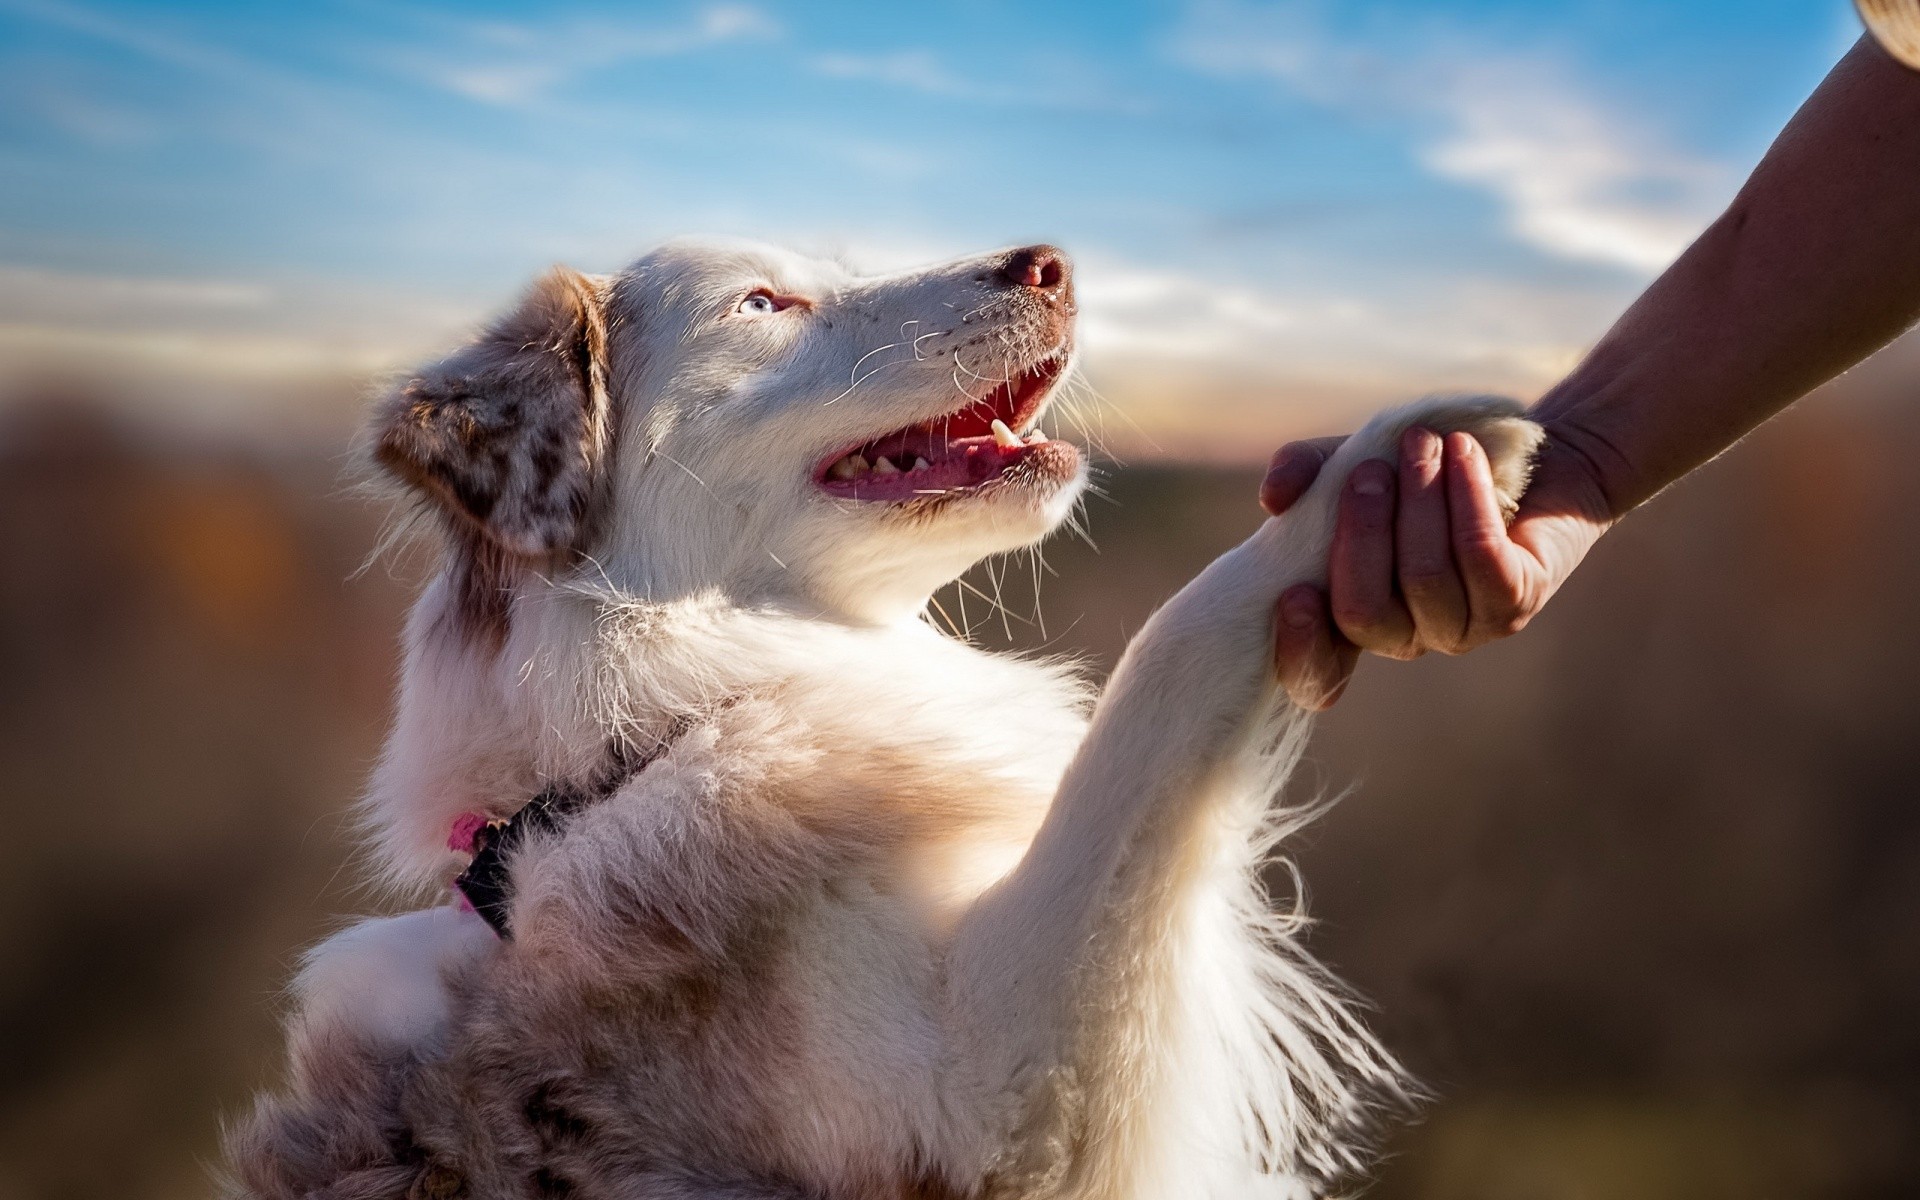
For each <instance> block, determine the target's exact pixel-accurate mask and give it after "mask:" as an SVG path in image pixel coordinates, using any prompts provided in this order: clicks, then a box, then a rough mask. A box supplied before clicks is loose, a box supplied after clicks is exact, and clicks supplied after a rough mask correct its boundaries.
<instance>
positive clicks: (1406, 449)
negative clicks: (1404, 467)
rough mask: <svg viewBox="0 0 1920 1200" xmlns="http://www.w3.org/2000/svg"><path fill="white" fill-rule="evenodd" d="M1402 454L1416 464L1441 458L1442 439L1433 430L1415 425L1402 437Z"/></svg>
mask: <svg viewBox="0 0 1920 1200" xmlns="http://www.w3.org/2000/svg"><path fill="white" fill-rule="evenodd" d="M1400 453H1401V454H1402V455H1403V456H1405V457H1406V458H1409V459H1412V460H1414V461H1415V462H1424V461H1426V460H1428V459H1433V458H1438V457H1439V456H1440V438H1439V436H1438V435H1437V434H1435V433H1434V432H1433V430H1431V429H1428V428H1426V427H1425V426H1422V425H1415V426H1414V427H1413V428H1411V429H1409V430H1407V431H1406V432H1405V433H1403V434H1401V435H1400Z"/></svg>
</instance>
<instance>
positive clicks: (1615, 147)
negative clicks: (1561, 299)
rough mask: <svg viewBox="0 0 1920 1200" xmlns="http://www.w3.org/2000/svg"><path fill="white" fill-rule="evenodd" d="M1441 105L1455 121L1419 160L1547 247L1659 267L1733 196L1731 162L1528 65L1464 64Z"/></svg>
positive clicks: (1646, 268) (1520, 234) (1639, 267)
mask: <svg viewBox="0 0 1920 1200" xmlns="http://www.w3.org/2000/svg"><path fill="white" fill-rule="evenodd" d="M1439 102H1440V103H1441V104H1442V105H1443V106H1444V107H1443V108H1442V112H1443V113H1444V115H1445V116H1446V117H1447V119H1448V121H1449V123H1450V125H1451V128H1450V129H1449V130H1448V132H1447V133H1445V134H1444V135H1442V136H1441V137H1440V138H1438V139H1437V140H1435V141H1434V142H1433V143H1432V144H1431V145H1429V146H1427V147H1426V149H1425V150H1424V151H1423V152H1422V155H1421V158H1422V161H1423V162H1425V163H1426V164H1427V165H1428V166H1429V167H1430V168H1432V169H1433V170H1434V171H1435V172H1436V173H1438V174H1439V175H1441V176H1443V177H1445V178H1448V179H1453V180H1456V181H1459V182H1461V183H1467V184H1472V185H1475V186H1479V187H1482V188H1485V189H1486V190H1487V191H1489V192H1491V193H1492V194H1493V195H1494V196H1496V197H1498V198H1499V199H1500V201H1501V203H1502V204H1503V205H1504V207H1505V209H1506V212H1507V221H1508V227H1509V229H1510V231H1511V232H1512V233H1513V235H1514V236H1515V237H1517V238H1518V239H1520V240H1521V241H1523V242H1525V243H1527V244H1528V245H1530V246H1533V247H1535V248H1537V249H1540V250H1544V251H1546V252H1547V253H1550V254H1555V255H1558V256H1560V257H1562V258H1569V259H1576V260H1582V261H1587V262H1596V263H1604V264H1609V265H1614V266H1621V267H1627V268H1629V269H1632V270H1636V271H1641V272H1645V273H1647V274H1653V273H1655V272H1657V271H1659V270H1660V269H1661V268H1662V267H1664V266H1666V265H1667V263H1669V262H1671V261H1672V260H1673V258H1674V257H1675V256H1676V255H1677V254H1679V253H1680V251H1681V250H1683V249H1685V248H1686V245H1687V243H1688V242H1690V241H1691V240H1692V239H1693V237H1694V235H1695V234H1697V233H1698V232H1699V231H1700V229H1701V227H1702V226H1703V225H1704V224H1705V223H1706V222H1707V221H1708V220H1710V219H1711V218H1712V217H1713V215H1714V213H1715V212H1717V211H1718V210H1719V209H1720V207H1721V206H1723V205H1724V204H1725V202H1726V199H1727V192H1728V190H1729V182H1728V172H1727V171H1726V170H1725V169H1724V168H1722V167H1721V166H1719V165H1718V164H1715V163H1711V162H1707V161H1705V160H1702V159H1699V158H1695V157H1692V156H1689V155H1687V154H1684V153H1681V152H1678V151H1675V150H1673V149H1671V148H1669V147H1667V146H1666V145H1664V144H1663V143H1662V142H1661V141H1660V139H1658V138H1657V137H1655V136H1652V135H1650V134H1648V133H1646V132H1644V131H1637V130H1634V129H1633V128H1632V127H1631V126H1630V125H1629V124H1628V123H1627V122H1625V121H1623V120H1622V119H1621V118H1619V117H1618V116H1616V115H1614V114H1610V113H1607V112H1605V111H1603V110H1602V109H1601V108H1600V107H1599V106H1598V105H1596V104H1594V103H1593V102H1592V101H1590V100H1588V99H1587V98H1585V97H1582V96H1580V95H1579V94H1577V93H1575V92H1573V91H1570V90H1569V89H1567V88H1565V87H1564V86H1559V85H1556V84H1555V83H1553V82H1551V81H1549V80H1546V79H1543V78H1541V77H1540V73H1539V72H1538V71H1536V70H1530V69H1528V68H1527V67H1526V66H1524V65H1516V64H1508V65H1505V66H1482V67H1480V68H1478V69H1475V70H1471V71H1463V72H1460V73H1459V74H1458V75H1457V76H1456V77H1455V79H1454V80H1453V82H1452V87H1451V88H1450V89H1449V91H1448V92H1447V93H1446V94H1445V95H1444V96H1443V97H1441V98H1440V100H1439Z"/></svg>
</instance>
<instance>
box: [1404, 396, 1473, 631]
mask: <svg viewBox="0 0 1920 1200" xmlns="http://www.w3.org/2000/svg"><path fill="white" fill-rule="evenodd" d="M1444 476H1445V468H1444V462H1443V443H1442V442H1441V440H1440V437H1439V435H1438V434H1436V433H1434V432H1433V431H1432V430H1431V429H1421V428H1417V427H1416V428H1413V429H1409V430H1407V431H1406V433H1405V434H1403V435H1402V436H1401V438H1400V480H1399V485H1400V503H1399V506H1398V512H1397V515H1396V518H1395V522H1394V556H1395V563H1396V566H1397V568H1398V571H1399V580H1400V594H1401V595H1402V596H1403V597H1404V598H1405V602H1406V606H1407V612H1408V614H1409V615H1410V616H1411V617H1412V618H1413V626H1414V632H1415V636H1416V637H1417V638H1418V639H1419V641H1420V644H1421V645H1423V646H1425V647H1427V648H1428V649H1431V650H1439V651H1442V652H1444V653H1448V654H1457V653H1459V652H1460V651H1462V650H1464V649H1466V646H1465V645H1464V644H1463V643H1464V641H1465V638H1466V634H1467V620H1468V611H1467V589H1466V585H1465V584H1464V583H1462V582H1461V580H1460V572H1459V570H1458V568H1456V567H1455V566H1454V561H1453V539H1452V535H1451V531H1450V529H1449V527H1448V522H1447V480H1446V479H1445V477H1444Z"/></svg>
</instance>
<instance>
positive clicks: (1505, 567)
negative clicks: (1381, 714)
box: [1260, 424, 1614, 710]
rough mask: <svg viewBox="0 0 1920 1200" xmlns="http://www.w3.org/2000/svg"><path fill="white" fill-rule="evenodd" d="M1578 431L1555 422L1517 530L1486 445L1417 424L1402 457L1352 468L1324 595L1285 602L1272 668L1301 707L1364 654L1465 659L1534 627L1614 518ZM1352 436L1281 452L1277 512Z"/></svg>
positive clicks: (1319, 702)
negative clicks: (1432, 653)
mask: <svg viewBox="0 0 1920 1200" xmlns="http://www.w3.org/2000/svg"><path fill="white" fill-rule="evenodd" d="M1572 433H1573V431H1572V430H1568V429H1556V428H1555V427H1554V426H1553V425H1552V424H1549V425H1548V427H1547V440H1546V441H1545V443H1544V444H1543V445H1542V446H1541V450H1540V456H1539V459H1538V461H1537V462H1536V463H1535V466H1534V471H1533V477H1532V480H1531V482H1530V483H1529V484H1528V487H1527V491H1526V494H1525V495H1524V496H1522V497H1521V499H1520V508H1519V512H1518V513H1517V514H1516V515H1515V517H1514V520H1513V522H1512V523H1511V524H1508V523H1507V522H1506V520H1505V519H1504V516H1503V514H1502V513H1501V511H1500V505H1499V501H1498V499H1497V497H1496V495H1495V492H1494V486H1493V477H1492V474H1491V472H1490V470H1489V468H1488V465H1487V458H1486V454H1485V452H1484V451H1482V450H1481V448H1480V443H1478V442H1476V441H1475V440H1474V439H1473V438H1472V437H1470V436H1468V435H1466V434H1463V433H1456V434H1451V435H1449V436H1448V437H1446V438H1445V439H1444V440H1443V439H1442V438H1440V437H1439V436H1437V435H1436V434H1434V433H1433V432H1431V431H1429V430H1426V429H1410V430H1408V431H1407V434H1406V436H1405V437H1403V438H1402V439H1401V443H1400V461H1399V463H1398V464H1397V465H1396V464H1393V463H1387V462H1383V461H1381V460H1378V459H1370V460H1368V461H1366V462H1363V463H1361V464H1360V465H1359V466H1357V467H1355V468H1354V470H1353V473H1352V474H1351V475H1350V476H1349V477H1348V479H1347V483H1346V487H1345V489H1344V491H1343V492H1342V494H1341V497H1340V509H1339V516H1338V519H1337V523H1336V526H1335V530H1334V538H1333V548H1332V552H1331V555H1330V558H1329V562H1328V574H1327V580H1328V584H1327V591H1326V592H1325V593H1322V591H1321V590H1320V589H1319V588H1317V587H1315V586H1313V585H1312V584H1301V585H1299V586H1297V587H1293V588H1289V589H1288V590H1287V592H1286V593H1285V594H1284V595H1282V596H1281V597H1280V604H1279V607H1278V611H1277V613H1276V621H1275V630H1276V632H1275V638H1274V645H1275V651H1274V653H1275V666H1276V669H1277V671H1278V673H1279V676H1280V682H1281V684H1282V686H1284V687H1285V688H1286V689H1287V693H1288V694H1289V695H1290V696H1292V698H1293V700H1294V702H1295V703H1296V704H1299V705H1300V706H1301V707H1303V708H1307V709H1314V710H1318V709H1324V708H1327V707H1329V706H1331V705H1332V704H1333V703H1334V701H1336V700H1338V699H1339V698H1340V694H1341V692H1342V691H1344V690H1345V688H1346V684H1347V680H1348V678H1349V677H1350V676H1351V675H1352V674H1353V668H1354V664H1355V661H1356V660H1357V659H1358V657H1359V653H1360V651H1361V650H1369V651H1371V652H1373V653H1375V654H1379V655H1381V656H1383V657H1386V658H1394V659H1403V660H1404V659H1412V658H1418V657H1419V656H1420V655H1422V654H1425V653H1426V652H1427V651H1429V650H1437V651H1439V652H1440V653H1442V654H1464V653H1466V652H1467V651H1468V650H1471V649H1474V648H1476V647H1478V646H1483V645H1485V644H1486V643H1488V642H1491V641H1495V640H1497V639H1499V638H1503V637H1510V636H1511V635H1513V634H1515V633H1518V632H1519V631H1520V630H1521V629H1523V628H1525V627H1526V625H1527V623H1528V622H1529V621H1531V620H1532V619H1533V617H1534V616H1535V614H1537V613H1538V612H1539V611H1540V610H1541V608H1543V607H1544V606H1545V605H1546V603H1547V600H1548V599H1549V598H1550V597H1551V596H1552V595H1553V594H1554V592H1555V591H1557V590H1558V589H1559V587H1560V585H1561V584H1562V583H1564V582H1565V581H1566V578H1567V576H1569V575H1570V574H1572V573H1573V569H1574V568H1575V567H1576V566H1578V565H1579V563H1580V560H1581V559H1582V558H1584V557H1585V556H1586V553H1587V551H1588V549H1589V548H1591V547H1592V545H1593V543H1594V542H1595V541H1597V540H1598V539H1599V537H1600V535H1601V534H1603V533H1605V532H1606V531H1607V529H1608V527H1609V526H1610V525H1612V523H1613V520H1614V518H1613V516H1612V509H1611V507H1610V506H1609V504H1608V502H1607V497H1606V493H1605V491H1604V489H1603V488H1602V486H1601V484H1600V481H1599V474H1598V472H1597V471H1596V470H1595V469H1594V466H1593V460H1592V459H1591V458H1590V457H1589V456H1587V455H1585V454H1583V453H1581V452H1580V451H1578V450H1577V449H1576V448H1575V445H1576V442H1575V440H1574V438H1573V437H1572V436H1570V435H1571V434H1572ZM1344 440H1345V439H1344V438H1319V439H1315V440H1311V441H1301V442H1292V443H1289V444H1288V445H1286V446H1283V447H1281V449H1280V450H1279V451H1278V452H1277V453H1276V454H1275V455H1274V456H1273V462H1272V465H1271V467H1270V468H1269V469H1268V471H1267V477H1266V479H1265V480H1264V481H1263V482H1262V484H1261V486H1260V503H1261V505H1262V506H1264V507H1265V508H1266V510H1267V511H1268V512H1270V513H1272V514H1274V515H1275V516H1279V515H1280V514H1281V513H1284V512H1285V511H1286V510H1287V509H1288V508H1289V507H1290V506H1292V505H1293V503H1294V502H1295V501H1297V500H1298V499H1299V498H1300V497H1301V496H1302V495H1303V494H1304V493H1305V492H1306V490H1307V487H1308V485H1310V484H1311V483H1312V482H1313V481H1314V478H1315V477H1316V476H1318V475H1319V473H1320V468H1321V466H1322V465H1323V464H1324V463H1325V462H1326V460H1327V458H1328V457H1329V456H1330V455H1331V454H1332V453H1333V451H1334V449H1335V447H1337V446H1339V444H1340V443H1341V442H1342V441H1344Z"/></svg>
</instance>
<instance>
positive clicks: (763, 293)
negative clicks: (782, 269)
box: [733, 288, 793, 317]
mask: <svg viewBox="0 0 1920 1200" xmlns="http://www.w3.org/2000/svg"><path fill="white" fill-rule="evenodd" d="M792 307H793V297H792V296H776V295H774V294H773V293H772V292H770V291H768V290H767V289H765V288H761V289H759V290H758V291H755V292H750V293H748V294H747V298H746V299H744V300H742V301H741V302H740V305H739V307H737V308H735V309H734V310H733V311H735V312H737V313H744V314H745V315H747V316H750V317H759V316H765V315H766V314H767V313H777V312H779V311H780V310H781V309H785V308H792Z"/></svg>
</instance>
